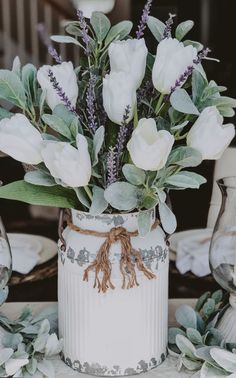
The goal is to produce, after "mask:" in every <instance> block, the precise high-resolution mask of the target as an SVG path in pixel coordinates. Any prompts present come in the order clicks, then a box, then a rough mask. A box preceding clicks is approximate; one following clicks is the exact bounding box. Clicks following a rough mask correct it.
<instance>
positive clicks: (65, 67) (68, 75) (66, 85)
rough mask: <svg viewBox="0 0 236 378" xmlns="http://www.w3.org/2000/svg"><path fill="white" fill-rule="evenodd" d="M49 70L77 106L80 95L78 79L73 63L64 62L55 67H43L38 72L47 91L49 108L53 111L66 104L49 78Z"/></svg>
mask: <svg viewBox="0 0 236 378" xmlns="http://www.w3.org/2000/svg"><path fill="white" fill-rule="evenodd" d="M49 70H51V71H52V72H53V75H54V76H55V78H56V80H57V82H58V83H59V86H60V87H61V88H62V90H63V92H65V94H66V96H67V97H68V99H69V100H70V102H71V104H72V105H73V106H75V105H76V101H77V98H78V94H79V89H78V84H77V77H76V74H75V71H74V67H73V64H72V63H71V62H63V63H62V64H57V65H55V66H43V67H41V68H40V69H39V70H38V73H37V79H38V82H39V84H40V86H41V88H42V90H45V91H46V102H47V104H48V106H49V107H50V108H51V109H52V110H53V109H54V108H55V107H56V106H57V105H59V104H64V103H63V101H62V100H61V98H60V97H59V95H58V93H57V92H56V90H55V89H54V88H53V85H52V83H51V81H50V78H49V76H48V74H49Z"/></svg>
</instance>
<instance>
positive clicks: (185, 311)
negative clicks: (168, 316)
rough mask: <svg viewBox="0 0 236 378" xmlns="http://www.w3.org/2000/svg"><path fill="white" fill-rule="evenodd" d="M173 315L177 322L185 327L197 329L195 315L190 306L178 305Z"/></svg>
mask: <svg viewBox="0 0 236 378" xmlns="http://www.w3.org/2000/svg"><path fill="white" fill-rule="evenodd" d="M175 317H176V320H177V322H178V323H179V324H180V325H181V326H182V327H184V328H185V329H187V328H194V329H197V316H196V313H195V311H194V310H193V309H192V307H190V306H187V305H182V306H180V307H179V308H178V309H177V311H176V313H175Z"/></svg>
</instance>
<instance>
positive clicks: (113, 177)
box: [107, 147, 118, 186]
mask: <svg viewBox="0 0 236 378" xmlns="http://www.w3.org/2000/svg"><path fill="white" fill-rule="evenodd" d="M117 179H118V171H117V152H116V151H115V147H110V148H109V151H108V154H107V186H109V185H111V184H114V182H116V181H117Z"/></svg>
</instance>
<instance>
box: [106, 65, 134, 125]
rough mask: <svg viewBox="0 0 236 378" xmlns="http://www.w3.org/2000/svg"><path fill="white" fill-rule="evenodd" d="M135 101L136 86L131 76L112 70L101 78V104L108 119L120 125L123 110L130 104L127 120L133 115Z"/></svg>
mask: <svg viewBox="0 0 236 378" xmlns="http://www.w3.org/2000/svg"><path fill="white" fill-rule="evenodd" d="M136 103H137V95H136V88H135V85H134V81H133V79H132V78H131V77H129V76H127V74H126V73H124V72H113V73H111V74H110V75H106V76H105V78H104V79H103V106H104V109H105V111H106V113H107V115H108V117H109V119H110V120H111V121H112V122H114V123H116V124H117V125H121V124H122V121H123V117H124V114H125V110H126V108H127V106H130V113H129V119H128V122H129V121H130V120H131V119H132V118H133V116H134V109H135V106H136Z"/></svg>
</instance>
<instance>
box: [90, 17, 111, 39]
mask: <svg viewBox="0 0 236 378" xmlns="http://www.w3.org/2000/svg"><path fill="white" fill-rule="evenodd" d="M90 23H91V25H92V27H93V30H94V31H95V34H96V37H97V39H98V42H99V43H101V42H102V41H103V40H104V39H105V38H106V36H107V33H108V32H109V30H110V27H111V23H110V20H109V19H108V18H107V17H106V16H105V14H103V13H101V12H93V14H92V17H91V19H90Z"/></svg>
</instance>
